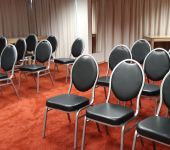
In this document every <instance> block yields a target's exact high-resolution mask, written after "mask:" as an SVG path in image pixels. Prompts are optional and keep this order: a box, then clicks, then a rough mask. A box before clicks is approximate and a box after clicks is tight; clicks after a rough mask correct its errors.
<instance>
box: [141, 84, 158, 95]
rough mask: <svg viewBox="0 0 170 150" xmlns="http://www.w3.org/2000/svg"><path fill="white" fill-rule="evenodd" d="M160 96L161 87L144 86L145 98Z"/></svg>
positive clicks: (143, 93)
mask: <svg viewBox="0 0 170 150" xmlns="http://www.w3.org/2000/svg"><path fill="white" fill-rule="evenodd" d="M159 94H160V87H159V86H157V85H153V84H147V83H145V84H144V87H143V90H142V95H145V96H158V95H159Z"/></svg>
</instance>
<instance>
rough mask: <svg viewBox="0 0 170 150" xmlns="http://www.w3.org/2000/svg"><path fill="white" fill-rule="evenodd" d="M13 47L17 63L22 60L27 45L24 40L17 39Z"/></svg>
mask: <svg viewBox="0 0 170 150" xmlns="http://www.w3.org/2000/svg"><path fill="white" fill-rule="evenodd" d="M15 47H16V49H17V53H18V57H17V61H19V60H24V57H25V52H26V49H27V44H26V42H25V39H18V40H17V42H16V43H15Z"/></svg>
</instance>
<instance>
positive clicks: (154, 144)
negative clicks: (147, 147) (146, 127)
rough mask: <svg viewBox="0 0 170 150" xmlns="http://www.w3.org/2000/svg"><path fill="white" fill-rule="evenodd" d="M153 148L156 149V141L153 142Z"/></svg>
mask: <svg viewBox="0 0 170 150" xmlns="http://www.w3.org/2000/svg"><path fill="white" fill-rule="evenodd" d="M152 146H153V150H156V143H155V142H152Z"/></svg>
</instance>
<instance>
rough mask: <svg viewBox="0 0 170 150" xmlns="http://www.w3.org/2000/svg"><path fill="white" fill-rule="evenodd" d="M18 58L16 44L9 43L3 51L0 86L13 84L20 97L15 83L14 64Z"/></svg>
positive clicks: (0, 58)
mask: <svg viewBox="0 0 170 150" xmlns="http://www.w3.org/2000/svg"><path fill="white" fill-rule="evenodd" d="M16 60H17V50H16V48H15V46H14V45H7V46H6V47H5V48H4V50H3V51H2V53H1V57H0V68H1V69H2V70H3V72H0V82H1V83H2V84H1V83H0V87H2V86H6V85H9V84H11V85H12V87H13V88H14V91H15V93H16V95H17V96H18V97H19V94H18V91H17V89H16V87H15V85H14V83H13V80H12V78H13V76H14V66H15V63H16Z"/></svg>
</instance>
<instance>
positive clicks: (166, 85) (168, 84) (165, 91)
mask: <svg viewBox="0 0 170 150" xmlns="http://www.w3.org/2000/svg"><path fill="white" fill-rule="evenodd" d="M169 91H170V71H169V72H168V73H167V74H166V75H165V77H164V78H163V80H162V83H161V87H160V103H159V105H158V109H157V113H156V115H157V116H158V115H159V113H160V110H161V106H162V102H163V101H164V104H165V105H166V107H167V108H168V110H170V92H169Z"/></svg>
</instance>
